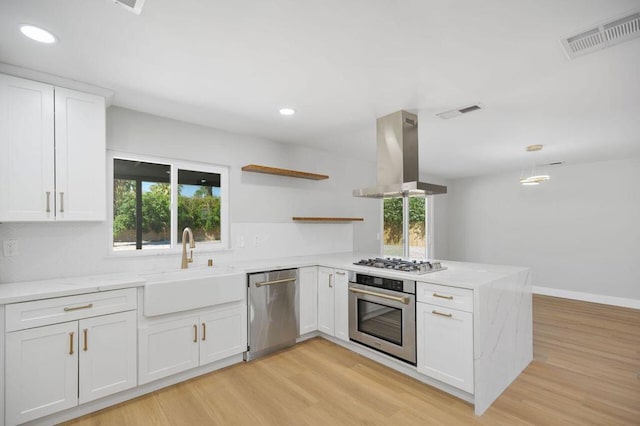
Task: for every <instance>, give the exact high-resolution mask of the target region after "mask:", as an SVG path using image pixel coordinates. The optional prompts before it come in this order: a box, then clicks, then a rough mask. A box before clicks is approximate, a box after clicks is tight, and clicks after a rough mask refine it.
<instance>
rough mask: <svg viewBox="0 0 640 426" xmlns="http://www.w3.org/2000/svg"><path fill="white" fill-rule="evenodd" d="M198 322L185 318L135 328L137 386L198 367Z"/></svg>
mask: <svg viewBox="0 0 640 426" xmlns="http://www.w3.org/2000/svg"><path fill="white" fill-rule="evenodd" d="M199 320H200V319H199V318H198V317H197V316H195V317H188V318H182V319H177V320H171V321H166V322H162V323H159V324H154V325H151V326H149V327H143V328H140V329H139V331H138V338H139V340H140V343H139V345H140V347H139V350H140V354H139V355H140V356H139V361H138V372H139V374H138V383H139V384H140V385H142V384H145V383H149V382H152V381H154V380H158V379H161V378H163V377H167V376H171V375H172V374H176V373H179V372H181V371H185V370H189V369H191V368H195V367H197V366H198V364H199V348H200V345H199V337H198V336H199V334H200V328H199V324H200V322H199Z"/></svg>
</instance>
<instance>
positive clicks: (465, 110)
mask: <svg viewBox="0 0 640 426" xmlns="http://www.w3.org/2000/svg"><path fill="white" fill-rule="evenodd" d="M484 107H485V106H484V105H482V104H475V105H467V106H465V107H462V108H457V109H452V110H451V111H445V112H441V113H439V114H436V115H437V116H438V117H440V118H444V119H445V120H446V119H449V118H453V117H458V116H460V115H463V114H468V113H470V112H473V111H477V110H479V109H483V108H484Z"/></svg>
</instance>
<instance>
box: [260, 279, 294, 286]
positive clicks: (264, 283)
mask: <svg viewBox="0 0 640 426" xmlns="http://www.w3.org/2000/svg"><path fill="white" fill-rule="evenodd" d="M297 279H298V278H296V277H293V278H283V279H281V280H273V281H258V282H256V287H262V286H263V285H273V284H284V283H290V282H292V281H295V280H297Z"/></svg>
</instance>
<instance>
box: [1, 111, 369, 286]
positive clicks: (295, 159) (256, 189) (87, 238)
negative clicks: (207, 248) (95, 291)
mask: <svg viewBox="0 0 640 426" xmlns="http://www.w3.org/2000/svg"><path fill="white" fill-rule="evenodd" d="M107 147H108V149H111V150H117V151H123V152H128V153H133V154H147V155H153V156H157V157H166V158H172V159H184V160H192V161H198V162H208V163H214V164H221V165H226V166H229V167H230V219H231V245H232V247H233V249H232V250H230V251H227V252H218V253H214V254H213V257H214V258H215V259H216V261H219V262H223V261H233V260H235V259H251V258H260V257H262V258H266V257H279V256H292V255H300V254H317V253H323V252H336V251H351V250H352V249H353V250H356V251H366V252H377V251H378V248H379V242H378V241H377V240H376V233H377V232H378V230H379V229H380V203H379V201H377V200H367V199H360V198H354V197H352V195H351V194H352V190H353V189H355V188H360V187H364V186H370V185H371V183H372V182H375V164H373V163H370V162H363V161H361V160H358V159H354V158H345V157H344V156H338V155H335V154H332V153H329V152H325V151H319V150H314V149H310V148H305V147H300V146H293V145H288V144H280V143H276V142H273V141H269V140H265V139H261V138H255V137H249V136H242V135H237V134H231V133H227V132H223V131H219V130H216V129H212V128H208V127H203V126H197V125H193V124H189V123H185V122H180V121H175V120H170V119H166V118H162V117H157V116H152V115H149V114H144V113H140V112H136V111H131V110H127V109H123V108H117V107H111V108H109V109H108V110H107ZM251 163H253V164H263V165H269V166H274V167H282V168H290V169H295V170H303V171H309V172H316V173H322V174H327V175H329V176H330V178H329V179H327V180H323V181H310V180H305V179H292V178H286V177H280V176H271V175H263V174H255V173H246V172H242V171H241V167H242V166H244V165H246V164H251ZM292 216H358V217H364V218H365V221H364V222H356V223H354V224H299V223H293V222H292V221H291V217H292ZM240 236H244V237H245V247H243V248H238V247H236V246H237V242H238V238H239V237H240ZM256 237H258V241H259V242H258V243H256ZM6 239H16V240H18V244H19V250H20V254H19V256H16V257H3V256H0V282H13V281H23V280H34V279H45V278H52V277H60V276H65V275H84V274H92V273H102V272H112V271H122V270H127V271H139V270H145V269H146V270H148V269H155V268H167V267H172V266H173V265H179V255H165V256H144V257H135V258H129V259H123V258H121V257H113V256H109V254H108V252H109V244H110V229H109V225H108V223H106V222H105V223H2V224H0V240H6ZM194 257H196V260H197V261H200V262H206V259H207V258H208V257H211V255H209V254H204V253H198V249H197V248H196V253H195V255H194Z"/></svg>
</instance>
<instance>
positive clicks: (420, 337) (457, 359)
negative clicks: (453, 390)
mask: <svg viewBox="0 0 640 426" xmlns="http://www.w3.org/2000/svg"><path fill="white" fill-rule="evenodd" d="M416 318H417V324H416V328H417V330H416V334H417V352H418V365H417V369H418V371H419V372H421V373H423V374H425V375H427V376H429V377H433V378H435V379H437V380H440V381H442V382H444V383H447V384H449V385H451V386H455V387H457V388H459V389H462V390H464V391H466V392H469V393H473V314H471V313H470V312H463V311H458V310H455V309H448V308H443V307H440V306H436V305H429V304H426V303H416Z"/></svg>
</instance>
